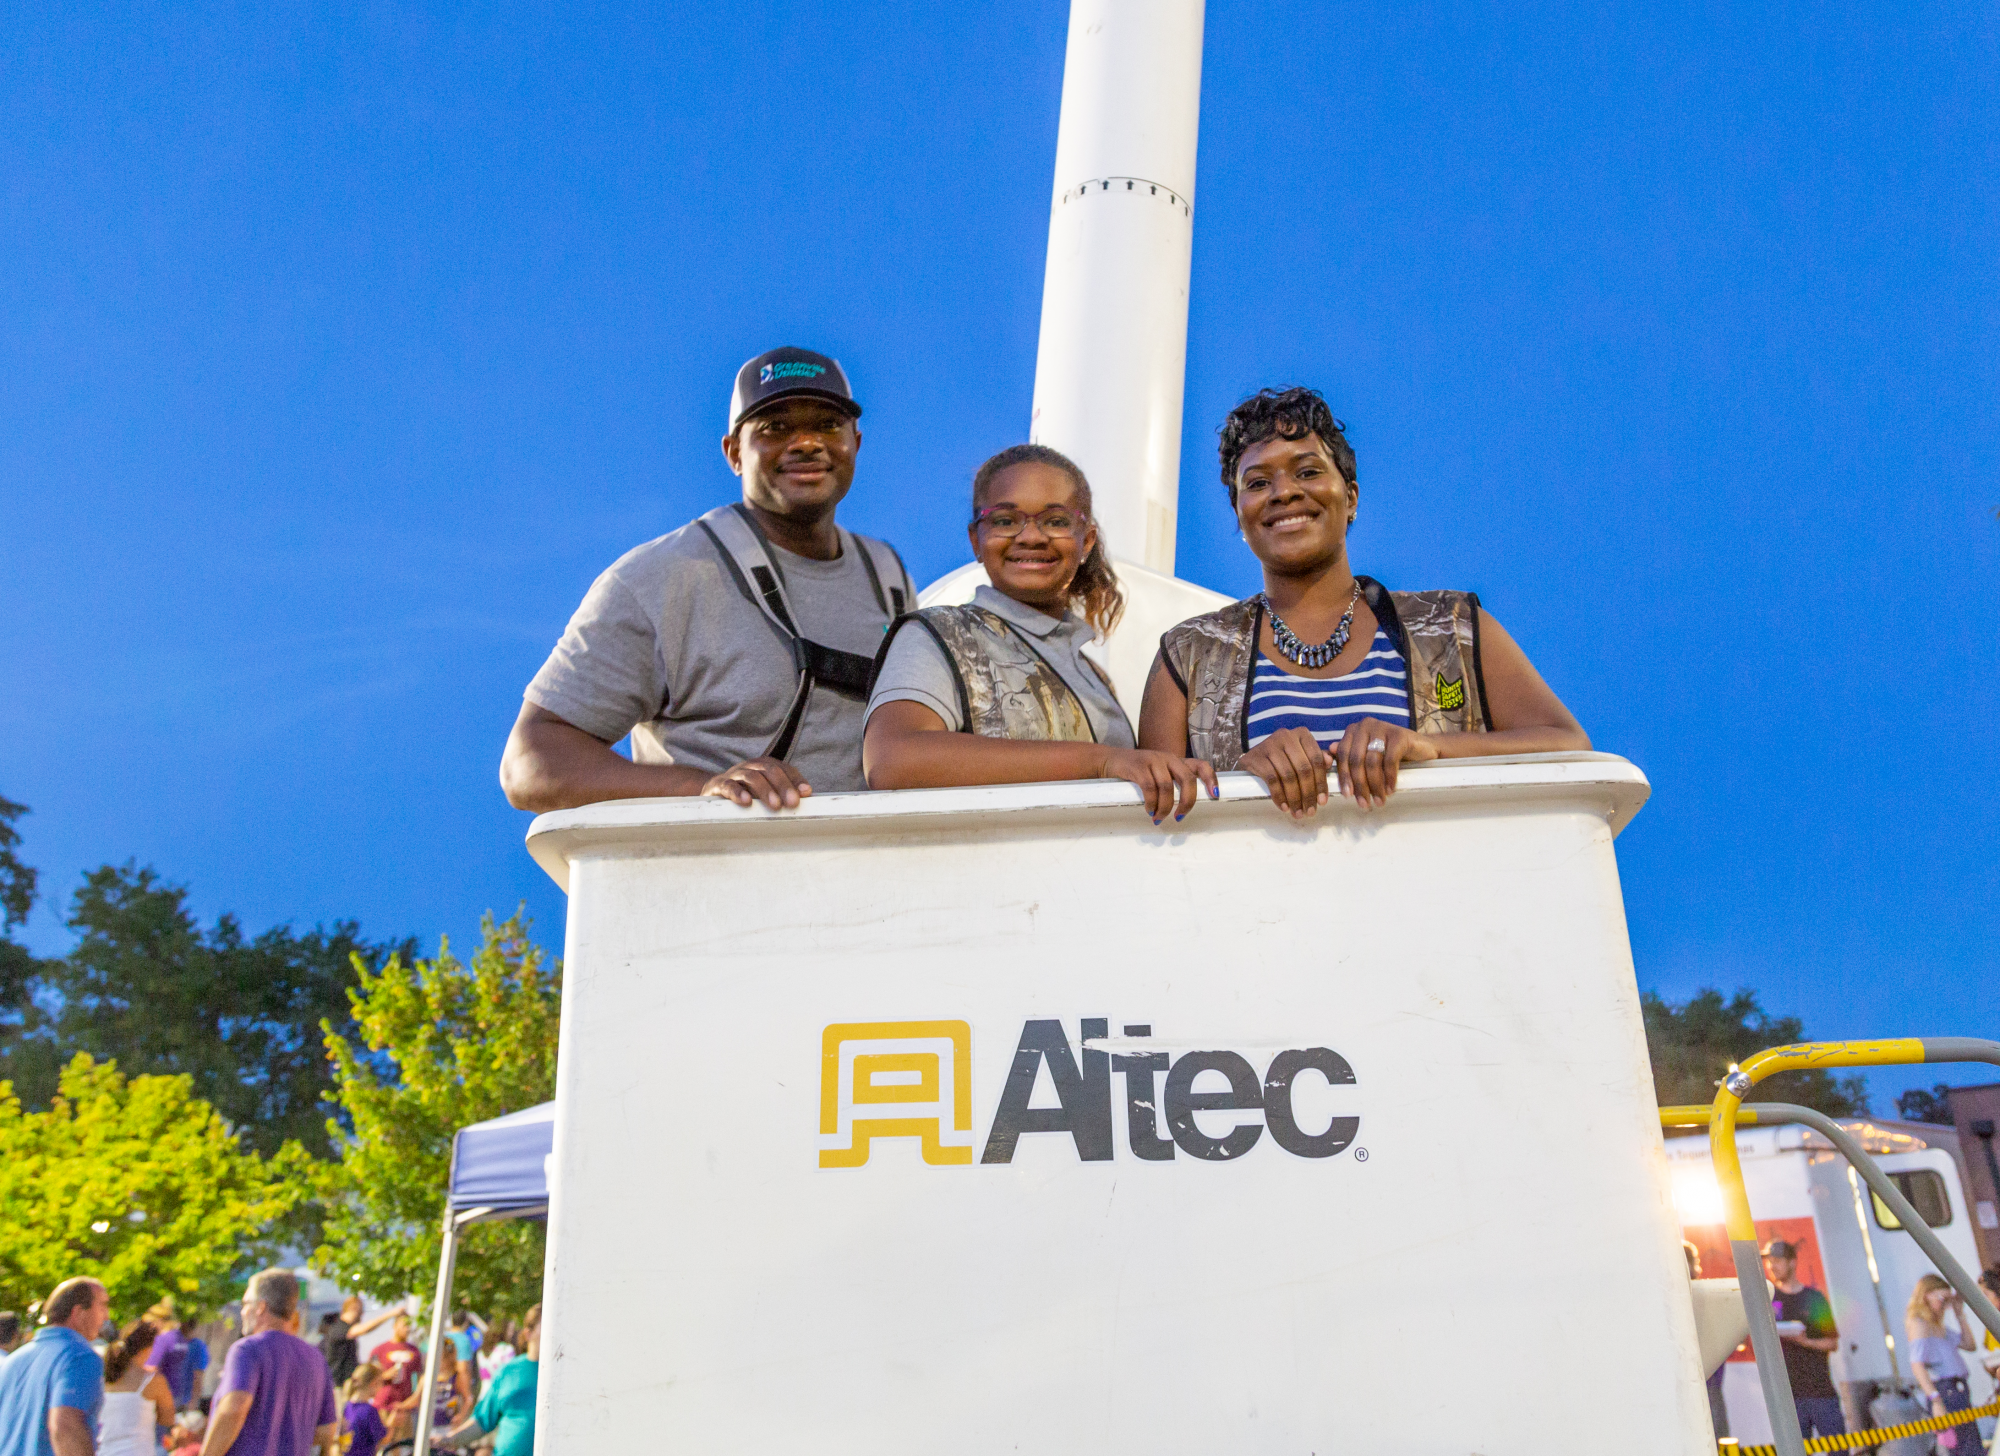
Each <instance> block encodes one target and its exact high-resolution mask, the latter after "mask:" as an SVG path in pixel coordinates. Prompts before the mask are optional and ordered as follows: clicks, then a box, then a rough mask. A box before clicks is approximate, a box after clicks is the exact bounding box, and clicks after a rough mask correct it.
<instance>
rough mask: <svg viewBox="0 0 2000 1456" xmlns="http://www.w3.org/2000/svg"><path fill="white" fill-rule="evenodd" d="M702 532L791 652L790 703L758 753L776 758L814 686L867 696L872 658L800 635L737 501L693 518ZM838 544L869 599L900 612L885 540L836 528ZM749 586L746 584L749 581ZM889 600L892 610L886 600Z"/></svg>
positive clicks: (778, 575) (755, 530)
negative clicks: (888, 574) (856, 568)
mask: <svg viewBox="0 0 2000 1456" xmlns="http://www.w3.org/2000/svg"><path fill="white" fill-rule="evenodd" d="M695 524H696V525H698V526H700V527H701V529H702V533H703V534H704V535H706V536H707V537H708V539H709V542H710V544H712V545H713V546H714V547H715V553H716V555H718V556H720V557H721V558H722V564H723V565H724V566H725V567H727V568H728V571H729V576H730V580H732V581H733V582H735V584H736V589H737V590H738V591H739V592H741V593H742V594H743V598H744V600H745V601H748V602H749V603H750V604H751V605H752V606H756V607H760V608H761V609H762V610H763V613H764V615H765V617H766V618H767V619H769V621H770V623H771V625H772V626H773V627H774V628H776V629H777V631H778V634H779V636H780V638H781V639H782V640H783V642H784V643H785V645H786V647H787V648H789V649H790V651H791V654H792V668H793V670H794V671H795V672H797V673H798V675H799V686H798V691H797V692H795V693H794V694H792V701H791V704H790V706H789V707H788V708H787V709H786V710H785V717H784V721H783V722H782V723H781V724H780V725H779V727H778V731H777V733H776V734H775V735H774V736H773V737H772V739H771V742H770V744H769V746H768V747H766V748H765V750H764V752H763V754H762V755H761V756H762V757H765V758H778V759H782V758H784V757H786V756H787V755H789V754H790V753H791V751H792V747H793V745H794V744H795V743H796V742H797V740H798V735H799V728H800V726H801V725H802V724H803V723H804V722H805V716H806V705H807V702H808V700H809V699H810V698H811V697H812V690H813V688H814V687H815V686H818V685H821V684H824V685H825V686H826V687H827V688H828V689H829V690H830V691H833V692H836V693H839V694H841V695H842V696H843V697H848V698H855V699H858V700H860V701H862V702H866V701H867V699H868V690H869V688H870V686H871V685H872V682H873V678H874V665H875V663H874V659H873V658H870V657H865V656H863V655H862V654H860V653H858V652H844V651H842V650H841V649H839V648H837V647H828V646H826V645H824V644H823V643H819V642H814V641H812V640H810V639H809V638H807V637H805V636H804V635H802V634H801V633H800V631H799V628H798V623H797V620H796V619H795V618H794V617H793V615H792V610H791V604H790V603H789V601H788V600H787V599H786V596H785V577H784V571H783V569H782V568H781V567H780V566H779V565H778V563H777V560H776V559H775V558H774V557H773V556H772V555H771V546H770V542H769V541H768V540H766V539H765V536H764V533H763V531H762V530H761V529H760V528H759V527H758V525H757V518H756V517H755V516H753V515H751V514H750V512H749V511H747V510H745V509H744V508H743V506H742V505H741V504H740V503H739V504H733V505H727V506H721V507H718V508H717V509H715V510H712V511H710V512H708V514H706V515H704V516H702V517H701V518H700V519H699V520H697V521H696V522H695ZM840 536H841V544H842V546H843V547H847V546H852V547H853V549H854V550H855V552H856V554H857V555H859V556H860V558H861V565H862V568H863V570H864V571H866V573H867V575H868V583H869V585H870V587H872V588H873V589H874V592H875V601H876V604H877V605H878V606H880V607H881V608H882V611H883V613H884V614H885V615H889V616H891V617H894V616H900V615H901V614H902V604H903V599H904V592H903V589H902V586H901V582H902V581H903V579H904V573H903V563H902V561H901V559H900V558H898V557H897V556H896V554H895V552H894V550H893V548H889V547H888V546H887V544H886V543H877V542H873V541H867V540H864V539H862V538H860V537H856V536H854V535H853V534H852V533H850V532H847V531H842V532H841V533H840ZM878 544H879V545H881V546H882V547H883V549H884V550H886V551H888V554H889V559H890V561H891V562H893V563H894V565H895V568H896V575H895V577H894V578H893V580H895V581H896V582H897V583H898V585H896V586H895V587H893V588H891V589H890V590H889V591H888V592H887V593H886V594H885V593H884V591H883V587H882V579H881V571H880V569H879V568H878V566H877V563H876V562H875V560H874V553H873V552H872V551H871V550H870V549H869V548H870V547H873V546H876V545H878ZM753 582H754V583H755V586H754V587H753V586H752V583H753ZM892 599H893V601H894V603H895V609H894V610H893V611H892V610H891V607H890V602H891V600H892Z"/></svg>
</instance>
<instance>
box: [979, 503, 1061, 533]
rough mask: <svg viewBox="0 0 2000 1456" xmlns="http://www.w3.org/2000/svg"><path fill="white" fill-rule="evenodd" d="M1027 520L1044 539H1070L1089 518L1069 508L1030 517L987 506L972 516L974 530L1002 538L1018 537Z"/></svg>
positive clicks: (1011, 508) (1013, 508)
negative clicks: (1068, 537) (1040, 532)
mask: <svg viewBox="0 0 2000 1456" xmlns="http://www.w3.org/2000/svg"><path fill="white" fill-rule="evenodd" d="M1030 521H1033V522H1034V523H1035V524H1036V525H1037V526H1040V527H1041V528H1042V534H1043V535H1044V536H1074V535H1076V534H1077V532H1079V531H1081V530H1082V529H1083V528H1084V527H1085V526H1087V525H1089V524H1090V517H1089V516H1088V515H1086V514H1085V513H1084V512H1082V511H1079V510H1073V509H1072V508H1070V507H1069V506H1049V507H1047V508H1045V509H1043V510H1039V511H1036V512H1035V513H1034V514H1033V515H1032V516H1031V515H1029V514H1028V513H1027V512H1026V511H1024V510H1021V509H1020V508H1019V507H1018V506H988V507H986V509H985V510H983V511H974V512H973V513H972V525H973V528H974V529H975V530H979V531H984V532H985V533H986V534H987V535H989V536H996V537H1000V538H1003V539H1004V538H1005V537H1008V536H1018V535H1020V534H1021V532H1023V531H1025V530H1026V529H1027V528H1028V522H1030Z"/></svg>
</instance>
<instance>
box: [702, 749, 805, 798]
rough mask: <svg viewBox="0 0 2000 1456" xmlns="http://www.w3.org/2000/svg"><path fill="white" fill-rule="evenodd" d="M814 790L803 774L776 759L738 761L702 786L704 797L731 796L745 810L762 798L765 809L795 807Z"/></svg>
mask: <svg viewBox="0 0 2000 1456" xmlns="http://www.w3.org/2000/svg"><path fill="white" fill-rule="evenodd" d="M812 791H813V790H812V785H811V784H809V783H807V782H806V776H805V775H804V774H802V773H800V772H799V771H798V770H797V769H795V768H793V767H792V766H791V765H790V764H788V763H786V762H784V761H783V760H782V759H776V758H753V759H751V760H750V761H749V762H748V763H739V764H736V765H735V766H733V767H731V768H726V769H724V770H723V771H722V772H721V773H719V774H717V775H715V776H714V777H713V778H711V779H710V780H709V781H708V782H707V783H705V784H703V785H702V786H701V792H702V796H703V797H704V798H713V799H728V800H729V801H730V802H731V803H733V804H736V805H737V806H738V807H739V808H744V809H747V808H749V807H750V806H751V805H752V804H754V803H758V802H760V801H761V802H762V803H763V805H764V807H765V808H766V809H796V808H798V807H799V801H800V800H801V799H803V798H805V797H806V796H807V795H809V794H811V793H812Z"/></svg>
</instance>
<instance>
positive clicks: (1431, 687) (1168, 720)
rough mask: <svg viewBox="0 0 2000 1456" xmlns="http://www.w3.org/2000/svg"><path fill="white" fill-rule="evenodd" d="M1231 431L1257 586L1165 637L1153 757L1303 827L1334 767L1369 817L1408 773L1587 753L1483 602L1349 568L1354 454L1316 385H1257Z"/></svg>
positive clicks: (1565, 713)
mask: <svg viewBox="0 0 2000 1456" xmlns="http://www.w3.org/2000/svg"><path fill="white" fill-rule="evenodd" d="M1221 435H1222V439H1221V457H1222V481H1223V484H1224V485H1225V486H1226V487H1227V488H1228V491H1229V502H1230V505H1231V506H1232V507H1233V508H1234V509H1235V511H1236V522H1237V526H1238V528H1239V529H1240V530H1241V532H1242V535H1243V539H1244V541H1245V542H1246V543H1247V544H1248V545H1249V547H1250V550H1251V552H1252V553H1253V554H1254V555H1255V556H1256V557H1257V559H1258V561H1259V562H1261V563H1262V564H1263V568H1264V589H1263V590H1262V591H1260V592H1259V593H1257V595H1255V596H1253V597H1250V598H1248V599H1246V600H1244V601H1240V602H1235V603H1232V604H1231V605H1229V606H1227V607H1223V608H1221V609H1220V610H1218V611H1214V612H1209V613H1207V614H1206V615H1204V616H1200V617H1195V618H1192V619H1191V620H1189V621H1186V622H1183V623H1181V624H1180V625H1179V626H1178V627H1175V628H1174V629H1173V630H1171V631H1170V632H1168V633H1167V634H1166V635H1165V636H1164V637H1162V638H1161V639H1160V654H1159V657H1158V658H1157V659H1156V660H1155V662H1154V666H1153V672H1152V675H1151V677H1150V679H1149V680H1148V681H1147V684H1146V698H1145V704H1144V706H1143V708H1142V710H1141V712H1140V718H1139V743H1140V745H1141V746H1142V747H1145V748H1152V749H1156V750H1159V751H1163V752H1169V751H1170V752H1180V753H1186V754H1188V755H1189V756H1191V757H1193V758H1198V759H1205V760H1206V761H1207V762H1209V763H1210V764H1212V765H1214V766H1215V768H1217V769H1242V770H1244V771H1246V772H1248V773H1253V774H1255V775H1257V777H1259V778H1260V779H1262V780H1264V782H1265V783H1266V784H1268V785H1269V786H1270V790H1271V798H1272V800H1273V802H1275V803H1276V804H1277V806H1278V807H1279V808H1280V809H1282V810H1284V811H1285V812H1287V813H1289V814H1291V815H1292V816H1293V817H1295V818H1304V817H1305V816H1307V815H1309V814H1312V813H1314V812H1315V811H1316V810H1317V809H1318V808H1319V806H1320V805H1322V804H1324V803H1326V802H1328V798H1329V794H1328V789H1329V779H1328V774H1329V772H1330V771H1331V772H1332V773H1334V774H1335V775H1336V778H1335V780H1334V781H1333V782H1334V783H1335V785H1336V786H1337V790H1338V792H1340V793H1342V794H1345V795H1346V796H1347V797H1348V798H1350V799H1352V800H1353V801H1354V802H1355V804H1356V805H1357V806H1359V807H1360V808H1362V809H1372V808H1375V807H1378V806H1380V805H1382V804H1385V803H1387V802H1388V800H1389V796H1390V795H1391V794H1393V793H1394V792H1395V791H1396V779H1397V770H1398V768H1399V767H1400V766H1401V765H1403V764H1405V763H1421V762H1424V761H1426V760H1429V759H1434V758H1466V757H1475V756H1481V755H1489V754H1503V753H1548V752H1559V751H1564V750H1581V749H1588V748H1589V747H1590V739H1589V737H1588V736H1587V735H1586V734H1585V733H1584V731H1583V729H1582V728H1581V727H1580V726H1579V725H1578V723H1577V721H1576V719H1575V718H1573V717H1572V716H1571V715H1570V712H1569V709H1567V708H1565V707H1564V706H1563V704H1562V700H1561V699H1560V698H1558V697H1557V696H1556V695H1555V693H1554V692H1552V691H1551V690H1550V689H1549V686H1548V684H1547V683H1545V682H1543V681H1542V679H1541V676H1540V674H1538V673H1537V672H1536V671H1535V668H1534V665H1533V664H1532V663H1530V662H1529V661H1528V658H1527V654H1526V653H1524V652H1522V651H1521V649H1520V648H1519V647H1518V646H1517V645H1515V642H1514V639H1513V638H1511V637H1509V636H1508V635H1507V633H1506V632H1505V630H1503V629H1502V628H1501V626H1500V624H1499V623H1498V622H1497V621H1495V620H1494V619H1493V617H1492V616H1491V615H1490V614H1489V613H1488V612H1487V611H1486V609H1485V608H1484V607H1483V606H1481V605H1480V601H1479V598H1478V597H1477V596H1476V595H1474V594H1473V593H1472V592H1465V591H1416V592H1403V591H1390V590H1388V589H1386V588H1385V587H1383V586H1382V584H1381V583H1379V582H1377V581H1375V580H1373V579H1371V578H1369V577H1366V576H1357V575H1356V574H1355V573H1354V571H1353V569H1352V567H1351V566H1350V565H1349V562H1348V555H1347V533H1348V528H1349V527H1350V526H1352V525H1353V523H1354V520H1355V517H1356V515H1357V513H1358V510H1359V502H1360V487H1359V485H1358V483H1357V481H1356V478H1355V465H1354V450H1353V447H1352V446H1350V445H1349V444H1348V442H1347V435H1346V427H1345V426H1344V425H1342V424H1341V422H1340V421H1339V420H1336V419H1335V418H1334V417H1333V411H1332V410H1330V409H1328V408H1327V403H1326V401H1325V399H1323V398H1322V397H1321V396H1320V394H1319V392H1318V391H1317V390H1312V389H1304V388H1292V389H1284V390H1269V389H1266V390H1263V391H1261V392H1259V393H1258V394H1255V395H1253V396H1251V397H1250V398H1249V399H1246V400H1244V401H1243V402H1242V403H1241V404H1239V405H1238V406H1237V407H1236V408H1235V409H1233V410H1231V411H1230V413H1229V418H1228V419H1227V421H1225V422H1224V424H1223V427H1222V431H1221Z"/></svg>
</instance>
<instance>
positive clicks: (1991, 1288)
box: [1979, 1264, 2000, 1368]
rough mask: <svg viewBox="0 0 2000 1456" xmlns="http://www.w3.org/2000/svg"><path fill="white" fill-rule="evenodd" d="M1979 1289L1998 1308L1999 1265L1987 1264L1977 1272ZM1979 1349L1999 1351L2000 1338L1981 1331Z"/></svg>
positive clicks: (1989, 1362) (1999, 1294) (1999, 1297)
mask: <svg viewBox="0 0 2000 1456" xmlns="http://www.w3.org/2000/svg"><path fill="white" fill-rule="evenodd" d="M1979 1287H1980V1288H1981V1289H1982V1290H1984V1291H1985V1292H1986V1297H1987V1298H1988V1299H1990V1300H1992V1301H1993V1303H1994V1305H1995V1306H1996V1307H2000V1264H1988V1265H1987V1266H1986V1267H1985V1268H1984V1269H1981V1270H1980V1271H1979ZM1979 1348H1980V1349H1981V1350H2000V1337H1996V1336H1995V1335H1994V1333H1993V1331H1991V1330H1984V1329H1983V1332H1982V1335H1981V1338H1980V1341H1979ZM1985 1363H1986V1364H1987V1365H1988V1366H1989V1368H1990V1366H1991V1364H1992V1362H1991V1361H1986V1362H1985Z"/></svg>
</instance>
